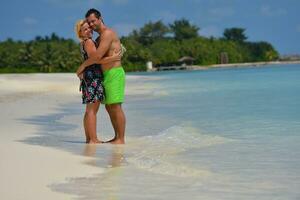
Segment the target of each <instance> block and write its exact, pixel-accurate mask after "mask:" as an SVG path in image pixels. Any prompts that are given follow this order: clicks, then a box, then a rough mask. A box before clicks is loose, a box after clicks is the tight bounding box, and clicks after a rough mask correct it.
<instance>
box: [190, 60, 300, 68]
mask: <svg viewBox="0 0 300 200" xmlns="http://www.w3.org/2000/svg"><path fill="white" fill-rule="evenodd" d="M280 64H281V65H282V64H284V65H286V64H300V60H297V61H270V62H249V63H229V64H215V65H192V66H187V70H206V69H212V68H231V67H247V66H253V67H260V66H264V65H280Z"/></svg>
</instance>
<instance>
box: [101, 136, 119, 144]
mask: <svg viewBox="0 0 300 200" xmlns="http://www.w3.org/2000/svg"><path fill="white" fill-rule="evenodd" d="M116 139H117V138H116V137H114V138H113V139H111V140H108V141H105V142H104V143H111V142H113V141H115V140H116Z"/></svg>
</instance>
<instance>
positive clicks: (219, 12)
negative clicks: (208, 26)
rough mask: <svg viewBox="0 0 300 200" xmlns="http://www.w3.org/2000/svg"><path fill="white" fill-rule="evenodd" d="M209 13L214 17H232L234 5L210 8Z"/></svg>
mask: <svg viewBox="0 0 300 200" xmlns="http://www.w3.org/2000/svg"><path fill="white" fill-rule="evenodd" d="M208 13H209V14H210V15H212V16H214V17H230V16H232V15H234V13H235V12H234V9H233V8H232V7H220V8H213V9H210V10H209V11H208Z"/></svg>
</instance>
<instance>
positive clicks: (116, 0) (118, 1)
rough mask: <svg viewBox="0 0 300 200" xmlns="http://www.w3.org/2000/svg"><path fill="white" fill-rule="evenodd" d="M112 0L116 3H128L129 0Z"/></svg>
mask: <svg viewBox="0 0 300 200" xmlns="http://www.w3.org/2000/svg"><path fill="white" fill-rule="evenodd" d="M112 2H113V4H115V5H126V4H128V2H129V0H112Z"/></svg>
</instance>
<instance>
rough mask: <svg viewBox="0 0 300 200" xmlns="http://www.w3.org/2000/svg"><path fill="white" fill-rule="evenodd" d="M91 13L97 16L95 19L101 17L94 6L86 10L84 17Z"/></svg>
mask: <svg viewBox="0 0 300 200" xmlns="http://www.w3.org/2000/svg"><path fill="white" fill-rule="evenodd" d="M91 14H94V15H95V17H97V19H100V17H101V13H100V11H99V10H97V9H95V8H91V9H89V10H88V11H87V12H86V14H85V18H88V17H89V16H90V15H91Z"/></svg>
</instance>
